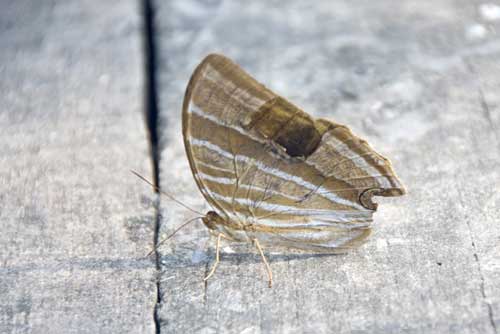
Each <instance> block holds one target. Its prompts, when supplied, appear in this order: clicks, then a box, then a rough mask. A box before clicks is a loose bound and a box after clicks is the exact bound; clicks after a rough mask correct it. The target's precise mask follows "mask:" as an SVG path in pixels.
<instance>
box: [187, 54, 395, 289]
mask: <svg viewBox="0 0 500 334" xmlns="http://www.w3.org/2000/svg"><path fill="white" fill-rule="evenodd" d="M182 127H183V137H184V144H185V148H186V153H187V156H188V159H189V163H190V167H191V171H192V173H193V176H194V178H195V180H196V183H197V185H198V187H199V189H200V191H201V192H202V194H203V195H204V197H205V199H206V200H207V202H208V203H209V204H210V206H211V207H212V208H213V210H212V211H210V212H208V213H207V214H206V215H205V216H204V217H203V219H202V220H203V223H204V224H205V225H206V226H207V227H208V228H209V230H210V231H211V232H212V233H213V234H214V235H215V236H216V237H217V252H216V262H215V264H214V266H213V267H212V271H211V272H210V274H209V275H208V276H207V277H206V279H208V277H210V276H211V275H212V274H213V272H214V270H215V268H216V265H217V263H218V259H219V247H220V242H221V239H222V238H224V239H228V240H233V241H240V242H253V243H254V244H255V245H256V247H257V249H258V250H259V252H260V254H261V256H262V259H263V260H264V263H265V264H266V268H267V270H268V274H269V284H270V285H271V282H272V272H271V270H270V268H269V265H268V263H267V261H266V259H265V257H264V254H263V252H262V247H261V245H272V246H285V247H293V248H299V249H304V250H309V251H318V252H328V253H339V252H344V251H345V250H346V249H348V248H351V247H353V246H355V245H357V244H359V243H360V242H361V241H362V240H363V239H365V238H366V237H367V236H368V235H369V232H370V229H369V226H370V223H371V222H372V215H373V212H374V211H375V210H376V209H377V204H376V203H374V202H372V197H373V196H400V195H403V194H404V193H405V189H404V186H403V185H402V183H401V182H400V181H399V179H398V178H397V176H396V175H395V173H394V171H393V169H392V166H391V163H390V162H389V160H387V159H386V158H384V157H383V156H381V155H380V154H378V153H377V152H375V151H374V150H373V149H372V148H371V147H370V146H369V144H368V143H367V142H366V141H365V140H363V139H361V138H359V137H357V136H355V135H354V134H353V133H352V132H351V131H350V130H349V129H348V128H347V127H346V126H343V125H340V124H337V123H335V122H332V121H329V120H325V119H314V118H312V117H311V116H309V115H308V114H307V113H305V112H303V111H302V110H300V109H299V108H297V107H296V106H294V105H293V104H291V103H290V102H288V101H287V100H285V99H284V98H282V97H280V96H278V95H276V94H275V93H273V92H272V91H270V90H269V89H267V88H266V87H265V86H263V85H262V84H260V83H258V82H257V81H256V80H255V79H253V78H252V77H251V76H250V75H248V74H247V73H246V72H244V71H243V70H242V69H241V68H240V67H239V66H238V65H237V64H235V63H233V62H232V61H231V60H229V59H228V58H226V57H224V56H221V55H217V54H212V55H209V56H207V57H206V58H205V59H204V60H203V61H202V63H201V64H200V65H198V67H197V68H196V70H195V71H194V73H193V75H192V77H191V79H190V81H189V84H188V87H187V90H186V94H185V97H184V103H183V111H182Z"/></svg>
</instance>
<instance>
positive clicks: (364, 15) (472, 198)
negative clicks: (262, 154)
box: [156, 0, 500, 333]
mask: <svg viewBox="0 0 500 334" xmlns="http://www.w3.org/2000/svg"><path fill="white" fill-rule="evenodd" d="M497 5H500V3H497ZM156 7H157V15H156V24H157V27H158V43H159V58H160V64H159V65H160V84H159V91H160V94H161V95H160V101H161V104H160V110H161V113H162V119H163V121H164V124H167V125H166V126H165V127H163V128H162V131H163V133H162V136H163V137H162V138H163V146H164V151H163V153H162V160H161V166H162V169H161V176H160V179H161V185H162V186H163V187H164V188H165V189H168V190H169V191H170V192H171V193H174V194H175V195H177V196H178V197H180V199H181V200H183V201H184V202H187V203H189V204H191V205H192V206H194V207H195V208H197V209H201V210H202V211H203V210H208V207H206V206H204V204H203V203H204V200H203V198H202V197H201V195H200V193H199V191H198V189H197V188H196V185H195V182H194V180H193V178H192V176H191V175H190V172H189V167H188V163H187V160H186V159H185V155H184V149H183V147H182V138H181V137H180V129H181V126H180V115H181V113H180V110H181V103H182V96H183V93H184V89H185V86H186V83H187V81H188V79H189V76H190V74H191V72H192V71H193V69H194V68H195V66H196V65H197V64H198V63H199V62H200V61H201V60H202V59H203V57H204V56H205V55H206V54H208V53H210V52H220V53H223V54H225V55H227V56H229V57H230V58H232V59H233V60H235V61H236V62H238V63H239V64H240V65H242V66H243V67H244V68H245V69H246V70H247V71H249V73H251V74H252V75H253V76H254V77H256V78H257V79H258V80H259V81H261V82H263V83H264V84H266V85H267V86H268V87H270V88H271V89H272V90H274V91H276V92H277V93H278V94H282V95H284V96H285V97H286V98H288V99H290V100H291V101H292V102H294V103H296V104H297V105H298V106H300V107H302V108H303V109H304V110H305V111H307V112H309V113H311V114H313V115H314V116H321V117H331V118H332V119H334V120H335V121H337V122H340V123H344V124H348V125H349V126H350V127H351V128H352V129H353V131H354V132H355V133H356V134H358V135H360V136H362V137H365V138H366V139H368V141H369V142H370V143H371V144H372V145H373V146H374V147H375V149H376V150H378V151H380V152H381V153H382V154H384V155H386V156H388V157H389V158H391V160H392V161H393V163H394V168H395V170H396V173H397V174H398V175H399V176H400V177H401V179H402V181H403V182H404V183H405V184H406V186H407V189H408V192H409V194H408V195H407V196H406V197H403V198H394V199H382V198H381V199H378V202H379V203H380V206H379V211H378V212H377V213H376V214H375V224H374V233H373V234H372V236H371V238H370V239H369V241H368V242H367V244H366V245H364V246H363V247H361V248H360V249H357V250H355V251H353V252H352V253H350V254H348V255H342V256H317V255H308V254H295V253H294V254H273V253H269V252H268V253H267V254H268V256H269V259H270V262H271V266H272V268H273V271H274V275H275V285H274V286H273V288H272V289H269V288H267V284H266V282H265V272H264V268H263V265H262V263H261V261H260V258H259V256H258V254H257V253H256V251H255V250H254V249H253V248H252V247H251V246H235V245H229V244H227V243H224V247H225V249H224V251H223V253H222V259H221V264H220V266H219V268H218V270H217V272H216V274H215V276H214V277H213V279H211V280H210V281H209V282H208V284H207V285H204V284H203V282H202V278H203V277H204V275H205V274H206V272H207V270H208V269H209V268H210V266H211V264H212V263H213V260H214V240H210V239H209V238H208V232H207V230H206V228H205V227H204V226H203V225H202V224H198V225H192V226H190V227H189V228H186V229H184V230H182V231H181V232H179V234H178V235H177V236H176V237H175V238H174V239H173V240H172V241H169V242H168V243H167V244H166V245H165V246H163V247H162V248H161V254H162V266H163V273H162V275H161V277H162V282H161V292H162V300H161V307H160V309H159V316H160V320H161V331H162V332H168V333H173V332H179V333H181V332H192V333H193V332H194V333H403V332H404V333H498V332H499V328H500V258H499V257H500V255H499V254H500V224H499V222H500V221H499V218H498V214H499V211H500V210H499V208H500V195H499V193H500V192H499V190H500V141H499V139H500V134H499V133H500V132H499V131H500V115H499V113H500V110H499V108H500V94H499V88H500V62H499V59H500V57H499V56H500V38H499V37H498V32H499V31H500V20H498V19H493V17H494V16H495V15H493V14H494V10H491V8H490V7H485V6H484V5H483V6H482V3H481V2H471V1H437V2H436V1H426V2H422V1H411V2H410V1H407V2H402V1H376V2H373V1H344V2H342V1H335V2H332V1H314V2H304V1H298V0H297V1H287V2H286V5H285V3H284V2H281V1H252V2H251V4H250V2H242V1H241V2H240V1H225V2H223V1H210V2H206V1H182V2H181V1H179V2H164V1H156ZM493 8H496V7H493ZM499 8H500V7H499ZM161 207H162V217H163V220H162V232H163V233H164V234H167V233H168V232H169V231H172V230H173V229H174V228H175V227H177V226H179V225H180V224H181V223H182V222H183V221H185V220H186V219H187V218H188V217H191V214H190V213H189V212H187V211H186V210H185V209H183V208H181V207H178V206H176V205H175V204H172V203H171V202H169V201H168V200H162V202H161Z"/></svg>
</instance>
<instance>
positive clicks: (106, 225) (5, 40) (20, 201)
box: [0, 0, 156, 333]
mask: <svg viewBox="0 0 500 334" xmlns="http://www.w3.org/2000/svg"><path fill="white" fill-rule="evenodd" d="M0 22H1V25H0V26H1V28H0V49H1V50H2V51H1V52H0V78H1V79H0V101H1V102H0V105H1V109H0V129H1V131H0V142H1V145H0V226H1V232H0V332H1V333H154V332H155V326H154V321H153V309H154V304H155V300H156V291H155V290H156V285H155V265H154V262H153V261H151V260H150V259H145V258H144V256H145V254H147V253H148V251H149V250H150V248H151V245H152V240H153V222H154V216H153V215H154V209H153V206H152V204H151V201H152V199H153V198H154V196H153V194H152V193H151V191H150V189H148V188H147V187H144V184H142V183H140V181H138V180H137V178H135V177H134V176H132V175H131V174H130V172H129V169H132V168H133V169H137V170H138V171H140V172H141V173H144V174H151V171H150V168H149V161H148V143H147V136H146V132H145V126H144V125H143V122H142V115H141V111H142V105H141V104H142V87H141V85H142V82H141V81H142V67H143V64H142V56H141V52H142V49H141V36H140V16H139V8H138V6H137V3H136V2H134V1H113V2H110V1H105V2H102V3H101V2H96V1H83V2H82V1H77V2H73V1H71V2H68V1H51V2H49V1H17V0H16V1H11V2H7V1H2V2H1V9H0Z"/></svg>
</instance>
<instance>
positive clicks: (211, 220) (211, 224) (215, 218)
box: [202, 211, 224, 230]
mask: <svg viewBox="0 0 500 334" xmlns="http://www.w3.org/2000/svg"><path fill="white" fill-rule="evenodd" d="M202 221H203V224H205V226H206V227H208V228H209V229H210V230H216V229H217V225H222V224H223V223H224V219H223V218H222V217H221V216H219V215H218V214H217V212H215V211H209V212H207V214H206V215H205V217H203V218H202Z"/></svg>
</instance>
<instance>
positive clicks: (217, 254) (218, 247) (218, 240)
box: [203, 233, 228, 281]
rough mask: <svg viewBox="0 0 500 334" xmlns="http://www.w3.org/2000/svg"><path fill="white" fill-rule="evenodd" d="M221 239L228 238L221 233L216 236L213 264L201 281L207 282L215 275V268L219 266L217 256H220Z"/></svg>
mask: <svg viewBox="0 0 500 334" xmlns="http://www.w3.org/2000/svg"><path fill="white" fill-rule="evenodd" d="M222 238H226V239H228V237H226V236H225V235H224V234H222V233H219V234H218V235H217V244H216V246H215V263H214V265H213V266H212V269H211V270H210V272H209V273H208V275H207V276H206V277H205V278H204V279H203V281H207V280H208V279H209V278H210V277H211V276H212V275H213V274H214V273H215V269H216V268H217V265H218V264H219V258H220V255H219V254H220V239H222Z"/></svg>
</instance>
